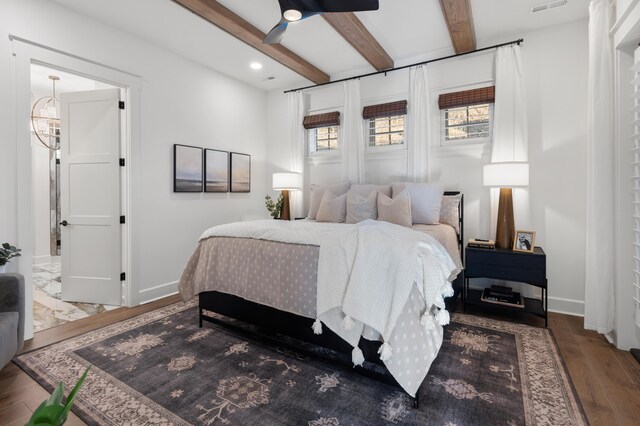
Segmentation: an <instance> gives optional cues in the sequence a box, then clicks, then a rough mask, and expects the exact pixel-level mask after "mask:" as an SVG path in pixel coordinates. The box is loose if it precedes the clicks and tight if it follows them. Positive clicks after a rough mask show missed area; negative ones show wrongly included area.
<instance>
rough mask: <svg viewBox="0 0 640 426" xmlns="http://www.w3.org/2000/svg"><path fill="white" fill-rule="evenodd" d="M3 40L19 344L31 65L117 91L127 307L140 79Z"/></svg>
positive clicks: (29, 317)
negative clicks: (11, 91)
mask: <svg viewBox="0 0 640 426" xmlns="http://www.w3.org/2000/svg"><path fill="white" fill-rule="evenodd" d="M9 39H10V40H11V44H12V53H13V56H14V68H15V79H16V80H15V81H16V85H15V103H16V104H15V105H16V144H17V147H16V148H17V165H18V167H17V188H18V191H17V201H18V204H17V206H16V207H17V213H18V230H17V231H18V232H17V234H18V238H17V242H18V247H20V248H21V249H22V256H21V257H19V258H18V262H17V264H18V272H20V273H21V274H22V275H24V278H25V336H24V337H25V340H26V339H30V338H32V337H33V219H32V205H33V188H32V182H31V176H32V175H31V171H32V170H31V132H30V126H29V117H30V114H31V64H32V63H35V64H39V65H44V66H47V67H51V68H56V69H60V70H62V71H65V72H69V73H72V74H77V75H81V76H84V77H87V78H91V79H93V80H98V81H102V82H105V83H108V84H111V85H113V86H117V87H119V88H120V90H121V99H124V101H125V106H126V107H125V109H124V111H123V112H122V116H121V123H122V125H121V130H120V131H121V132H122V133H121V138H120V141H121V142H120V153H121V157H123V158H125V162H126V166H125V167H122V168H121V175H120V176H121V181H120V182H121V183H120V203H121V209H122V214H123V215H125V216H126V218H127V220H126V223H125V224H124V225H122V229H121V232H122V249H121V258H122V271H123V272H125V273H126V277H127V279H125V280H124V281H123V282H122V293H121V294H122V301H121V305H122V306H132V305H133V304H134V303H135V302H136V301H135V300H134V299H135V298H134V297H133V294H134V293H133V289H132V285H131V277H132V276H133V275H134V274H133V272H132V268H133V267H134V265H133V263H132V262H131V256H132V244H131V243H132V241H131V235H132V226H133V225H135V221H134V220H133V219H134V218H133V217H132V214H131V213H132V212H131V194H132V181H133V180H135V178H136V174H137V172H136V170H139V168H138V167H136V160H137V159H138V158H140V156H139V155H136V153H137V150H139V149H140V147H139V144H135V143H133V141H138V140H140V98H141V88H142V77H140V76H138V75H135V74H132V73H130V72H127V71H124V70H120V69H117V68H114V67H111V66H109V65H105V64H101V63H98V62H95V61H92V60H89V59H85V58H82V57H80V56H76V55H73V54H71V53H67V52H64V51H61V50H58V49H55V48H52V47H48V46H45V45H42V44H39V43H36V42H33V41H30V40H26V39H23V38H20V37H17V36H14V35H10V36H9Z"/></svg>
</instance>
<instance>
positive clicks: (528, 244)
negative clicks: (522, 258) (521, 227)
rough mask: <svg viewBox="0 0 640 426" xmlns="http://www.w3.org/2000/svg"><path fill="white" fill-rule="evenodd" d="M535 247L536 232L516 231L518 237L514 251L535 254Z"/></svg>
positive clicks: (514, 244) (514, 242)
mask: <svg viewBox="0 0 640 426" xmlns="http://www.w3.org/2000/svg"><path fill="white" fill-rule="evenodd" d="M535 246H536V233H535V231H516V237H515V238H514V239H513V251H519V252H522V253H533V249H534V248H535Z"/></svg>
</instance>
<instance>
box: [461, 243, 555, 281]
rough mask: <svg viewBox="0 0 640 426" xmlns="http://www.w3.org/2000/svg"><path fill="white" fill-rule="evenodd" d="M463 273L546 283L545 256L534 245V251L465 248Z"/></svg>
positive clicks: (469, 275)
mask: <svg viewBox="0 0 640 426" xmlns="http://www.w3.org/2000/svg"><path fill="white" fill-rule="evenodd" d="M466 257H467V258H466V262H465V275H466V276H468V277H469V278H473V277H484V278H494V279H502V280H509V281H519V282H528V283H536V284H539V285H546V276H547V271H546V256H545V254H544V251H542V250H541V249H540V248H538V247H536V251H535V252H534V253H518V252H514V251H511V250H486V249H472V248H467V250H466Z"/></svg>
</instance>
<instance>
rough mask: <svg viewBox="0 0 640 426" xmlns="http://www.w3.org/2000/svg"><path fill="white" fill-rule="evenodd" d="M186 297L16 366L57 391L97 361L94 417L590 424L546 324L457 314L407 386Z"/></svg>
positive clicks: (88, 410)
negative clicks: (204, 312)
mask: <svg viewBox="0 0 640 426" xmlns="http://www.w3.org/2000/svg"><path fill="white" fill-rule="evenodd" d="M197 315H198V313H197V307H196V306H195V304H194V303H193V302H191V303H179V304H175V305H171V306H168V307H166V308H163V309H160V310H157V311H153V312H150V313H147V314H144V315H141V316H138V317H135V318H132V319H130V320H127V321H123V322H120V323H117V324H114V325H112V326H108V327H105V328H102V329H100V330H97V331H94V332H91V333H87V334H85V335H82V336H79V337H76V338H73V339H69V340H66V341H64V342H61V343H57V344H54V345H51V346H49V347H46V348H43V349H39V350H36V351H33V352H31V353H28V354H24V355H21V356H20V357H18V358H17V360H16V362H17V363H18V365H20V367H21V368H23V369H24V370H25V371H26V372H27V373H28V374H29V375H30V376H31V377H33V378H34V379H35V380H37V381H38V382H39V383H40V384H42V385H43V386H44V387H45V388H46V389H47V390H49V391H51V390H52V389H53V387H54V385H55V384H56V383H57V382H59V381H63V382H64V383H65V386H66V388H67V389H69V388H71V387H72V386H73V384H74V382H75V381H76V380H77V378H78V377H79V376H80V375H81V373H82V372H83V370H84V369H85V367H86V366H87V365H89V364H92V365H93V367H92V368H91V371H90V373H89V375H88V377H87V380H86V382H85V385H84V387H83V388H82V390H81V392H80V393H79V397H78V398H77V399H76V408H75V409H74V411H75V412H76V414H78V415H79V416H80V417H81V418H82V419H83V420H84V421H86V422H87V423H89V424H99V425H116V424H135V425H156V424H157V425H159V424H163V425H164V424H177V425H181V424H205V425H211V424H236V425H311V426H313V425H332V426H336V425H377V424H409V425H447V426H452V425H459V426H460V425H471V424H482V425H488V424H490V425H580V424H586V421H585V420H584V415H583V413H582V409H581V407H580V404H579V402H578V399H577V397H576V395H575V392H574V391H573V387H572V385H571V382H570V379H569V377H568V375H567V372H566V370H565V368H564V366H563V363H562V360H561V358H560V356H559V354H558V349H557V346H556V345H555V342H554V341H553V338H552V336H551V335H550V333H549V332H548V331H547V330H546V329H542V328H534V327H528V326H524V325H519V324H512V323H508V322H501V321H495V320H490V319H485V318H480V317H475V316H471V315H461V314H456V315H454V317H453V323H452V324H451V325H449V326H447V327H445V339H444V344H443V346H442V349H441V350H440V354H439V355H438V358H437V359H436V361H435V362H434V363H433V365H432V367H431V371H430V373H429V375H428V376H427V378H426V379H425V381H424V383H423V385H422V388H421V401H420V408H419V409H414V408H412V401H411V399H410V398H409V397H408V396H407V395H406V394H405V393H404V392H401V391H400V390H399V389H398V388H395V387H393V386H391V385H386V384H383V383H381V382H379V381H376V380H374V379H371V378H368V377H365V376H363V375H361V374H358V373H355V372H354V371H353V370H352V369H350V368H348V367H342V366H340V365H338V364H335V363H332V362H327V361H326V360H325V361H323V360H321V359H318V358H316V357H301V356H298V355H296V354H293V353H289V352H288V351H282V350H279V349H278V348H276V347H270V346H268V345H265V344H262V343H259V342H258V341H254V340H253V339H247V337H246V336H241V335H239V334H236V333H233V332H231V331H229V330H228V329H226V328H224V327H220V326H216V325H211V324H205V326H204V327H203V328H198V324H197Z"/></svg>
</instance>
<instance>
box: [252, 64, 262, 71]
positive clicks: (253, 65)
mask: <svg viewBox="0 0 640 426" xmlns="http://www.w3.org/2000/svg"><path fill="white" fill-rule="evenodd" d="M249 66H250V67H251V69H254V70H261V69H262V64H261V63H259V62H251V65H249Z"/></svg>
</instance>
